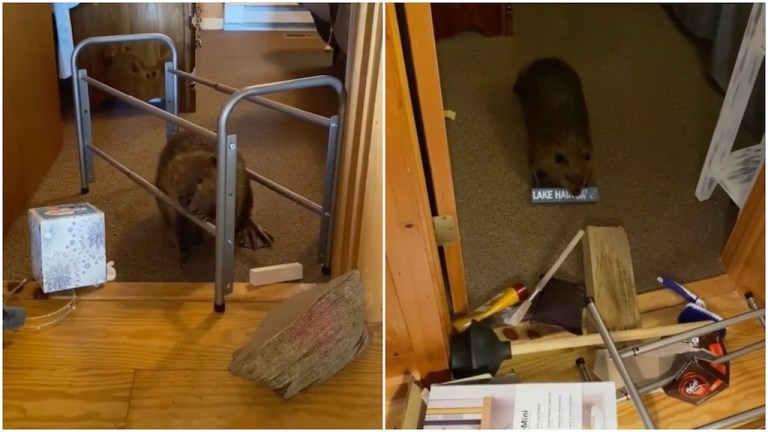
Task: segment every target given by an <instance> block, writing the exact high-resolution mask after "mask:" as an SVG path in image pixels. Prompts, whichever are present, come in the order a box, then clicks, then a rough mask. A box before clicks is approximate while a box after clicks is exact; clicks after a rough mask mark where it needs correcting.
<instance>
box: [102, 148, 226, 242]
mask: <svg viewBox="0 0 768 432" xmlns="http://www.w3.org/2000/svg"><path fill="white" fill-rule="evenodd" d="M91 150H93V152H94V153H96V155H97V156H100V157H101V158H102V159H104V160H105V161H107V162H109V164H110V165H112V166H114V167H115V168H117V169H118V170H119V171H120V172H122V173H123V174H125V175H127V176H128V178H130V179H131V180H133V181H134V182H136V183H137V184H138V185H139V186H141V187H143V188H144V189H146V190H147V191H149V192H150V193H151V194H152V195H154V196H156V197H157V198H159V199H161V200H162V201H163V202H164V203H166V204H168V205H169V206H171V207H173V208H175V209H176V210H177V211H178V212H179V213H181V214H182V215H184V216H186V217H187V218H188V219H189V220H191V221H192V222H194V223H195V224H197V226H199V227H200V228H202V229H204V230H205V231H207V232H208V233H209V234H211V235H213V234H215V232H216V227H215V226H214V225H213V224H212V223H210V222H206V221H204V220H202V219H200V218H199V217H197V216H195V215H193V214H192V213H190V212H188V211H187V210H186V209H185V208H184V207H182V206H181V205H179V203H178V202H176V201H175V200H172V199H170V198H169V197H168V195H166V194H164V193H163V191H161V190H160V189H158V188H157V187H156V186H155V185H153V184H152V183H150V182H148V181H147V180H145V179H144V178H142V177H141V176H139V175H138V174H136V173H134V172H133V171H131V170H130V169H128V168H127V167H126V166H125V165H123V164H121V163H120V162H118V161H117V160H115V159H113V158H112V157H110V156H109V155H108V154H106V153H104V151H103V150H101V149H99V148H98V147H92V148H91Z"/></svg>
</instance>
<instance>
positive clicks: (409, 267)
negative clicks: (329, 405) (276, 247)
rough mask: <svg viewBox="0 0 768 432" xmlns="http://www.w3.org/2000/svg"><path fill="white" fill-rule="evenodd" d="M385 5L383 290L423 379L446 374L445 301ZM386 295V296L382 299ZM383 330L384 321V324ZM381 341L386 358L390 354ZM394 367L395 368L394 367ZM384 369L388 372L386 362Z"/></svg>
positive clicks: (390, 7)
mask: <svg viewBox="0 0 768 432" xmlns="http://www.w3.org/2000/svg"><path fill="white" fill-rule="evenodd" d="M385 7H386V44H385V48H386V76H387V80H386V104H385V107H386V139H387V146H386V148H387V157H386V177H385V179H386V191H385V196H386V209H387V212H386V236H387V240H386V264H387V272H388V273H389V274H388V278H389V282H388V284H387V288H386V289H387V290H388V291H389V290H394V291H393V292H394V293H396V296H395V298H396V299H397V300H396V301H397V306H394V305H390V304H388V305H387V309H389V308H390V307H397V308H399V309H400V311H401V312H402V316H403V324H404V327H405V328H406V329H407V331H406V332H405V333H404V334H402V335H400V336H401V337H407V338H408V339H409V342H410V345H411V347H412V348H413V350H414V352H413V355H412V356H411V357H410V358H412V360H413V361H412V363H411V364H401V365H400V366H402V367H406V368H408V370H410V371H411V373H413V374H419V375H420V376H421V377H423V378H424V379H428V375H429V374H432V379H437V380H439V379H440V378H443V379H445V378H447V377H448V376H449V372H448V334H449V332H450V321H449V318H448V303H447V300H446V294H445V287H444V284H443V279H442V271H441V268H440V261H439V257H438V252H437V244H436V240H435V233H434V227H433V225H432V217H431V213H430V209H429V202H428V198H427V190H426V183H425V179H424V169H423V165H422V157H421V152H420V150H419V145H418V139H417V137H416V126H415V123H414V113H413V106H412V104H411V100H410V91H409V89H408V78H407V76H406V73H405V63H404V59H403V50H402V46H401V44H400V40H401V39H400V30H399V28H398V26H397V17H396V14H395V5H394V4H391V3H387V4H386V5H385ZM389 298H390V296H388V299H389ZM387 333H389V325H388V327H387ZM389 349H390V347H389V345H387V359H388V360H389V359H390V358H392V357H390V351H389ZM397 369H400V368H399V367H398V368H397ZM387 371H388V372H389V371H390V368H389V365H388V368H387Z"/></svg>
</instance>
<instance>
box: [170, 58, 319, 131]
mask: <svg viewBox="0 0 768 432" xmlns="http://www.w3.org/2000/svg"><path fill="white" fill-rule="evenodd" d="M169 72H170V73H172V74H176V75H178V76H180V77H183V78H186V79H188V80H192V81H195V82H196V83H198V84H202V85H204V86H207V87H210V88H212V89H214V90H218V91H220V92H222V93H226V94H229V95H232V94H234V93H235V92H236V91H237V90H238V89H236V88H234V87H230V86H228V85H225V84H221V83H217V82H215V81H211V80H208V79H205V78H202V77H199V76H196V75H194V74H191V73H187V72H184V71H182V70H178V69H173V70H170V71H169ZM245 100H247V101H248V102H252V103H255V104H257V105H261V106H264V107H267V108H271V109H273V110H275V111H280V112H282V113H285V114H288V115H291V116H294V117H297V118H299V119H302V120H305V121H307V122H309V123H313V124H316V125H318V126H322V127H325V128H327V127H328V126H329V125H330V123H331V121H330V119H329V118H328V117H323V116H321V115H319V114H315V113H312V112H309V111H305V110H303V109H299V108H295V107H292V106H290V105H286V104H283V103H280V102H277V101H273V100H270V99H267V98H263V97H260V96H251V97H247V98H245Z"/></svg>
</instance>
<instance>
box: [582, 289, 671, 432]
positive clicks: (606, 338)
mask: <svg viewBox="0 0 768 432" xmlns="http://www.w3.org/2000/svg"><path fill="white" fill-rule="evenodd" d="M587 310H588V311H589V315H590V316H591V317H592V322H594V323H595V327H597V331H598V332H599V333H600V336H601V337H602V338H603V342H605V347H606V348H607V349H608V354H609V355H610V357H611V360H613V364H614V366H616V369H617V370H618V371H619V374H620V375H621V379H622V380H623V381H624V387H625V388H626V389H627V393H629V396H630V398H631V399H632V402H634V404H635V408H637V413H638V414H640V419H641V420H642V421H643V424H644V425H645V427H646V429H655V428H656V427H655V426H654V424H653V420H652V419H651V415H650V414H649V413H648V408H646V406H645V403H644V402H643V397H642V396H641V395H640V392H638V391H637V387H636V386H635V383H634V382H633V381H632V377H630V376H629V371H627V366H626V365H625V364H624V359H622V358H621V356H620V355H619V351H618V350H617V349H616V345H615V344H614V343H613V339H611V335H610V333H608V329H607V328H606V327H605V323H603V319H602V318H601V317H600V313H599V312H598V311H597V306H595V301H594V299H592V297H589V298H587Z"/></svg>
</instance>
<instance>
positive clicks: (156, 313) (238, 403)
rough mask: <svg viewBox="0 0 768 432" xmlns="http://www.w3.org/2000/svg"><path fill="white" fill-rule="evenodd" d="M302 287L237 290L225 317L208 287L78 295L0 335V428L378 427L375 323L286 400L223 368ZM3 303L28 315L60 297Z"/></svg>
mask: <svg viewBox="0 0 768 432" xmlns="http://www.w3.org/2000/svg"><path fill="white" fill-rule="evenodd" d="M308 287H310V285H304V284H280V285H273V286H268V287H265V288H258V289H257V288H253V287H249V286H248V285H246V284H236V286H235V292H234V293H233V294H231V295H230V296H228V297H227V300H228V303H227V310H226V313H224V314H216V313H214V312H213V303H212V301H211V299H212V296H213V286H212V284H144V283H110V284H107V285H105V286H104V287H103V288H101V289H99V290H91V291H90V292H85V291H78V298H77V302H76V309H75V310H74V311H73V312H72V313H71V314H70V315H69V316H68V317H66V318H65V319H64V320H63V321H61V322H60V323H59V324H57V325H55V326H52V327H49V328H46V329H42V330H40V331H39V332H34V331H32V330H29V329H24V330H21V331H17V332H4V334H3V427H4V428H46V429H49V428H67V429H78V428H147V429H153V428H157V429H164V428H196V429H197V428H381V427H382V388H381V387H382V378H381V377H382V337H381V326H380V325H371V326H370V328H371V330H372V333H373V335H374V340H373V343H372V346H371V347H370V348H369V349H368V351H366V352H365V353H364V354H363V355H362V356H361V357H360V358H359V359H357V360H356V361H355V362H353V363H352V364H350V365H348V366H347V367H346V368H345V369H343V370H342V371H340V372H339V373H338V374H336V375H335V376H333V377H332V378H331V379H329V380H328V381H326V382H323V383H318V384H315V385H314V386H313V387H311V388H309V389H307V390H305V391H304V392H303V393H301V394H299V395H297V396H296V397H294V398H293V399H291V400H289V401H284V400H283V399H282V398H281V397H279V396H278V395H277V394H275V393H273V392H272V391H271V390H270V389H269V388H268V387H267V386H265V385H263V384H261V383H258V382H254V381H249V380H246V379H242V378H238V377H235V376H233V375H231V374H229V372H228V371H227V367H228V366H229V362H230V359H231V355H232V353H233V352H234V351H235V350H236V349H238V348H239V347H240V346H242V345H243V344H244V343H245V342H246V341H247V339H248V338H249V337H250V335H251V333H252V332H253V331H254V330H255V329H256V328H257V327H258V325H259V323H260V322H261V320H262V319H263V318H264V317H265V316H266V314H267V313H268V312H269V310H270V309H271V308H272V307H273V306H274V305H276V304H277V303H276V302H278V301H280V300H282V299H285V298H287V297H288V296H290V295H292V294H294V293H296V292H298V291H301V290H304V289H307V288H308ZM33 289H34V286H32V284H28V287H25V289H24V291H23V292H22V293H20V295H18V296H14V298H16V300H14V301H12V302H9V305H12V306H22V307H25V308H27V313H28V315H30V316H34V315H38V314H40V313H45V312H51V311H54V310H56V309H59V308H60V307H61V306H62V305H63V304H66V301H65V300H61V299H54V298H51V299H47V300H35V299H32V298H31V292H32V291H33Z"/></svg>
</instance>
